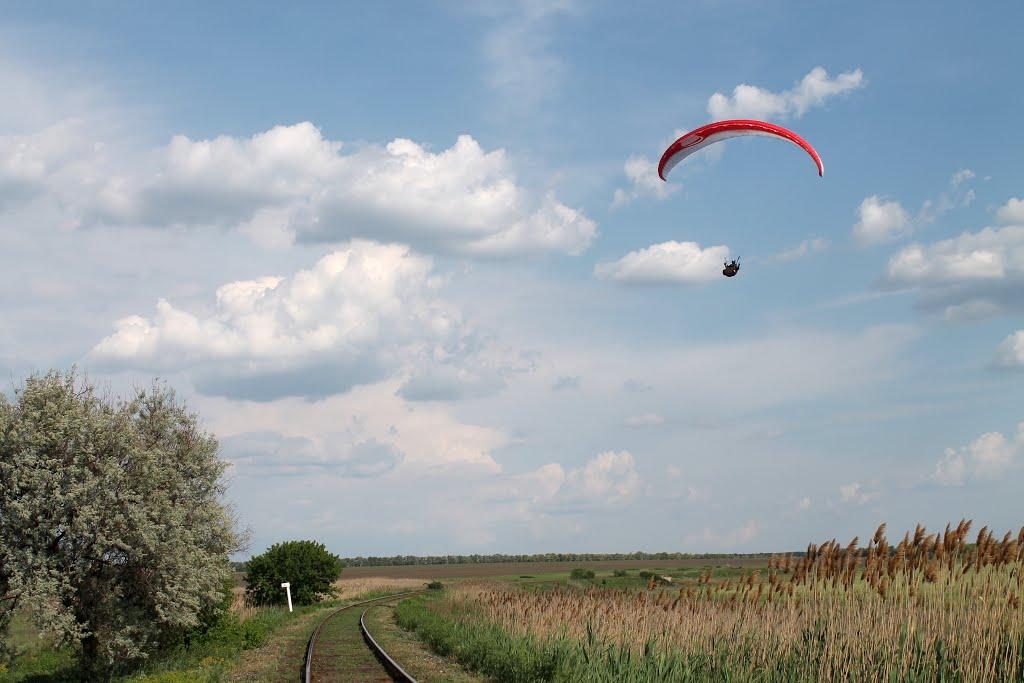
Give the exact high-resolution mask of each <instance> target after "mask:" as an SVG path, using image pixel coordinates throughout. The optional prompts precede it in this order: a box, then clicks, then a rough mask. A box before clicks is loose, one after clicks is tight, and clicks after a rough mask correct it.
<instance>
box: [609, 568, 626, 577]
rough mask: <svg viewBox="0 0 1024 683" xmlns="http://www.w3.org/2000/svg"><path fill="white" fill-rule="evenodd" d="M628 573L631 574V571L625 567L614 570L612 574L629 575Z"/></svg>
mask: <svg viewBox="0 0 1024 683" xmlns="http://www.w3.org/2000/svg"><path fill="white" fill-rule="evenodd" d="M628 575H629V572H627V571H626V570H625V569H616V570H615V571H613V572H612V576H628Z"/></svg>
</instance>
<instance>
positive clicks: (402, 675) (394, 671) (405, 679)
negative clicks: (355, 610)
mask: <svg viewBox="0 0 1024 683" xmlns="http://www.w3.org/2000/svg"><path fill="white" fill-rule="evenodd" d="M374 607H376V605H370V606H369V607H367V608H365V609H363V613H362V614H360V615H359V630H360V631H362V632H363V640H364V641H366V644H367V646H369V648H370V649H371V650H373V654H375V655H376V656H377V659H378V660H379V661H380V663H381V664H383V665H384V668H385V669H387V670H388V673H389V674H391V678H392V679H394V680H395V681H397V682H398V683H416V679H415V678H413V677H412V676H410V675H409V672H408V671H406V670H405V669H403V668H402V667H401V666H399V664H398V662H396V661H395V660H394V659H392V658H391V655H389V654H388V653H387V652H385V651H384V648H382V647H381V646H380V644H379V643H378V642H377V641H376V640H374V639H373V636H372V635H370V630H369V629H368V628H366V613H367V612H369V611H370V610H371V609H373V608H374Z"/></svg>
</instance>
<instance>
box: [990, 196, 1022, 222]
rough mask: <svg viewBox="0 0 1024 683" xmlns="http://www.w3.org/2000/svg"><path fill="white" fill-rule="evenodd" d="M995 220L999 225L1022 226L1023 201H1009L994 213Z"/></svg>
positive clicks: (1015, 199) (1012, 198) (1013, 199)
mask: <svg viewBox="0 0 1024 683" xmlns="http://www.w3.org/2000/svg"><path fill="white" fill-rule="evenodd" d="M996 220H998V221H999V222H1000V223H1011V224H1015V225H1024V199H1017V198H1016V197H1010V199H1009V200H1008V201H1007V202H1006V203H1005V204H1003V205H1002V206H1001V207H999V210H998V211H996Z"/></svg>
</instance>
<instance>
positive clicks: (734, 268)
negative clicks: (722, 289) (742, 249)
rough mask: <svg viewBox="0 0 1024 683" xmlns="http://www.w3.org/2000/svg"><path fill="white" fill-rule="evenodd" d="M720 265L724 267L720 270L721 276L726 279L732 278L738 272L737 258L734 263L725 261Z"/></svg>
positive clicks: (738, 261)
mask: <svg viewBox="0 0 1024 683" xmlns="http://www.w3.org/2000/svg"><path fill="white" fill-rule="evenodd" d="M722 265H724V266H725V268H724V269H723V270H722V275H724V276H726V277H733V276H734V275H736V273H738V272H740V260H739V259H738V258H737V259H736V260H734V261H726V262H724V263H723V264H722Z"/></svg>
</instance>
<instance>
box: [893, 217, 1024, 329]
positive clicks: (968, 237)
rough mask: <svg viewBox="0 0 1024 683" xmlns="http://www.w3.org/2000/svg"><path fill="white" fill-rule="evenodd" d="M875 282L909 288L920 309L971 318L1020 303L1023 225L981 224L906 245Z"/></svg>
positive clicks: (1023, 296)
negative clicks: (974, 228)
mask: <svg viewBox="0 0 1024 683" xmlns="http://www.w3.org/2000/svg"><path fill="white" fill-rule="evenodd" d="M880 284H881V285H882V286H883V287H886V288H890V289H900V288H902V289H912V290H916V291H917V292H918V293H919V295H920V299H919V306H920V307H921V308H923V309H924V310H928V311H938V312H942V313H943V314H944V315H945V317H946V318H947V319H948V320H954V321H956V320H972V319H977V318H980V317H989V316H992V315H996V314H999V313H1005V312H1008V311H1018V310H1022V307H1024V226H1014V225H1008V226H1005V227H1002V228H984V229H982V230H979V231H978V232H964V233H962V234H960V235H959V236H957V237H954V238H951V239H945V240H940V241H938V242H935V243H933V244H910V245H907V246H906V247H904V248H903V249H901V250H900V251H899V252H897V253H896V254H894V255H893V256H892V257H891V258H890V259H889V263H888V266H887V267H886V270H885V273H884V274H883V276H882V279H881V282H880Z"/></svg>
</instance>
